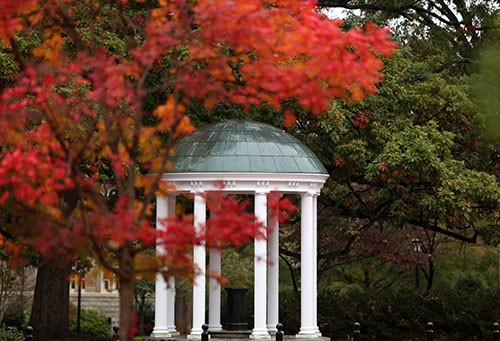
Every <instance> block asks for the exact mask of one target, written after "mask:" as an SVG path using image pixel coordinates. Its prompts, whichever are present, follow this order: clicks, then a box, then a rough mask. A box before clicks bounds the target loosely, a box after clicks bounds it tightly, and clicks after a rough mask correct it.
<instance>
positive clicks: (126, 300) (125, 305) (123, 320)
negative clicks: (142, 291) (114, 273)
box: [119, 245, 134, 341]
mask: <svg viewBox="0 0 500 341" xmlns="http://www.w3.org/2000/svg"><path fill="white" fill-rule="evenodd" d="M132 250H133V246H132V245H125V247H124V248H123V249H122V250H121V252H120V260H119V266H120V274H119V279H120V289H119V294H120V341H128V340H130V339H129V338H128V334H129V331H130V328H131V327H133V326H132V319H131V317H132V313H133V311H134V258H133V253H132V252H133V251H132Z"/></svg>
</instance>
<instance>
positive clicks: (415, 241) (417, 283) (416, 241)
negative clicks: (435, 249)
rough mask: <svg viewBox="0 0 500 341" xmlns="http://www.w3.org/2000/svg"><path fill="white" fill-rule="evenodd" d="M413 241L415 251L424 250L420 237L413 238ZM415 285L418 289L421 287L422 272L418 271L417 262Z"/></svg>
mask: <svg viewBox="0 0 500 341" xmlns="http://www.w3.org/2000/svg"><path fill="white" fill-rule="evenodd" d="M411 242H412V244H413V251H415V252H421V251H422V249H421V248H420V245H421V244H422V240H421V239H420V238H413V239H412V240H411ZM415 286H416V287H417V290H418V289H420V274H419V272H418V264H415Z"/></svg>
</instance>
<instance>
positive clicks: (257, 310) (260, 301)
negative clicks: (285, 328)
mask: <svg viewBox="0 0 500 341" xmlns="http://www.w3.org/2000/svg"><path fill="white" fill-rule="evenodd" d="M255 216H256V218H257V220H258V221H260V222H262V223H264V225H266V224H267V195H266V193H255ZM266 268H267V242H266V240H265V239H256V240H255V242H254V281H255V285H254V328H253V330H252V334H251V335H250V337H251V338H254V339H261V338H270V335H269V333H268V332H267V327H266V322H267V321H266V320H267V319H266V298H267V294H266V286H267V281H266V277H267V276H266V275H267V273H266V272H267V270H266Z"/></svg>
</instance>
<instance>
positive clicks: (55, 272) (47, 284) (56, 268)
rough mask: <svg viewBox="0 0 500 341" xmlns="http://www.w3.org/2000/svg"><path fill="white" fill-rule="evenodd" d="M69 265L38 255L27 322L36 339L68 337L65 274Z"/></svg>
mask: <svg viewBox="0 0 500 341" xmlns="http://www.w3.org/2000/svg"><path fill="white" fill-rule="evenodd" d="M70 274H71V264H69V263H68V262H66V261H62V260H61V258H57V257H54V258H43V257H41V258H40V264H39V266H38V272H37V275H36V284H35V293H34V298H33V307H32V309H31V319H30V325H31V326H32V327H33V333H34V336H35V337H36V339H38V340H58V339H64V338H67V337H68V336H69V316H68V315H69V280H68V278H69V275H70Z"/></svg>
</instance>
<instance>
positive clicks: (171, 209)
mask: <svg viewBox="0 0 500 341" xmlns="http://www.w3.org/2000/svg"><path fill="white" fill-rule="evenodd" d="M167 207H168V216H169V217H171V216H174V215H175V195H169V196H168V201H167ZM167 328H168V332H169V333H171V334H178V333H177V330H176V329H175V278H174V277H169V278H168V286H167Z"/></svg>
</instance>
